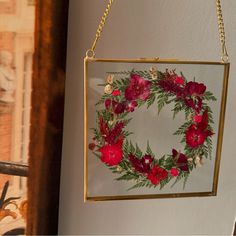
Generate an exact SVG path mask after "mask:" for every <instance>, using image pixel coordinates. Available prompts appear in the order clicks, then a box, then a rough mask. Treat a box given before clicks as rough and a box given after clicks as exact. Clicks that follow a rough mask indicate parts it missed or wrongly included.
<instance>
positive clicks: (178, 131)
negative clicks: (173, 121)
mask: <svg viewBox="0 0 236 236" xmlns="http://www.w3.org/2000/svg"><path fill="white" fill-rule="evenodd" d="M190 125H191V122H190V121H187V122H185V123H184V124H182V125H181V126H180V127H179V128H178V130H177V131H176V132H175V133H174V135H183V134H185V132H186V129H187V128H188V127H189V126H190Z"/></svg>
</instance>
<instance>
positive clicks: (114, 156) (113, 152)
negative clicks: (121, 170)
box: [99, 143, 123, 166]
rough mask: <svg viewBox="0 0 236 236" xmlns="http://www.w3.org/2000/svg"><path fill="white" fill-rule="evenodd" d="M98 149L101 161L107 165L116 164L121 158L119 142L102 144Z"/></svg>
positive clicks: (121, 152)
mask: <svg viewBox="0 0 236 236" xmlns="http://www.w3.org/2000/svg"><path fill="white" fill-rule="evenodd" d="M99 151H100V152H101V161H102V162H104V163H106V164H107V165H109V166H116V165H118V164H119V163H120V162H121V161H122V159H123V151H122V148H121V145H120V144H119V143H116V144H112V145H110V144H107V145H104V146H103V147H101V148H100V149H99Z"/></svg>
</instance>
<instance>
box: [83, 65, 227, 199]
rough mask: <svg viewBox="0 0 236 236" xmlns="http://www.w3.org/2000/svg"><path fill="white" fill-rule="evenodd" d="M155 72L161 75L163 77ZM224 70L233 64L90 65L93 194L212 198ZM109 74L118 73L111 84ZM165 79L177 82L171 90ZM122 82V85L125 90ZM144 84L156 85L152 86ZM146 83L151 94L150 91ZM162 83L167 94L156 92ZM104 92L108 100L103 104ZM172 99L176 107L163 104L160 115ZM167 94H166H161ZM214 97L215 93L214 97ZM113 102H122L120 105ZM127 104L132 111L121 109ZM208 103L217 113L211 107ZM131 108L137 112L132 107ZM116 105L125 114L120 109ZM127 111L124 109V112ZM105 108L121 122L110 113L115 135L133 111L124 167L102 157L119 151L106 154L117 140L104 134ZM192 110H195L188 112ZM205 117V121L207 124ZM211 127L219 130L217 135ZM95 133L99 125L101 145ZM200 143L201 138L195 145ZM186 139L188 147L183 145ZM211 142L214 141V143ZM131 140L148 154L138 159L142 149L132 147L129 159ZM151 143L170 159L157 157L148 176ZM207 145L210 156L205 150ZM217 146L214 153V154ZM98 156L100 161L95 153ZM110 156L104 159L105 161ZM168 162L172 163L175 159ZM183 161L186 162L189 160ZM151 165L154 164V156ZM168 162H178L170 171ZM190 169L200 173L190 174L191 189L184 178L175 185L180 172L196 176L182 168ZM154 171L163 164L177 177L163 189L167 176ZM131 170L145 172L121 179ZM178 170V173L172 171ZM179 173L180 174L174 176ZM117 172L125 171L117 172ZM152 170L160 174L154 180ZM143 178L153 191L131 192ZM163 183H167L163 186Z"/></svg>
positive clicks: (90, 186)
mask: <svg viewBox="0 0 236 236" xmlns="http://www.w3.org/2000/svg"><path fill="white" fill-rule="evenodd" d="M156 70H157V71H159V72H160V73H159V72H157V71H156ZM155 73H157V76H156V74H155ZM224 73H225V67H224V65H220V64H191V63H190V64H184V63H130V62H129V63H127V62H126V63H125V62H89V63H88V79H87V86H88V106H87V109H88V117H87V121H88V127H87V128H88V129H87V135H88V145H90V149H89V148H88V157H87V162H88V165H87V168H88V173H87V174H88V179H87V182H88V183H87V194H88V196H89V197H99V196H113V197H114V196H115V197H119V196H126V195H139V196H140V195H141V196H143V195H148V194H149V195H150V194H178V193H211V192H212V189H213V182H214V174H215V177H216V175H217V173H216V172H215V164H216V163H217V162H219V158H220V152H219V149H220V148H219V146H220V143H219V137H221V136H222V130H219V128H218V127H219V123H220V114H221V108H222V107H221V104H222V103H221V99H222V89H223V87H224V86H223V84H224V75H225V74H224ZM109 75H113V76H114V78H113V82H112V81H109V79H108V80H107V77H108V76H109ZM133 75H134V76H133ZM113 76H112V77H113ZM132 76H133V78H134V77H135V76H136V80H135V79H133V80H132ZM122 80H123V81H122ZM160 80H169V81H172V82H171V83H172V84H169V85H168V84H164V85H163V83H162V85H161V83H159V82H160ZM116 81H120V84H121V85H119V83H117V82H116ZM132 81H133V82H132ZM134 81H136V82H134ZM144 81H146V82H147V81H148V82H147V83H146V82H144ZM132 83H133V84H132ZM148 83H149V84H148ZM109 84H110V85H109ZM124 84H125V85H124ZM145 84H146V86H147V87H148V89H147V88H145ZM150 84H151V85H150ZM187 84H189V85H187ZM122 86H123V87H122ZM155 86H157V87H159V88H161V89H162V91H164V92H163V93H162V94H160V93H159V91H157V90H155ZM161 86H162V87H161ZM168 86H169V87H168ZM176 86H177V87H176ZM128 87H129V88H128ZM187 87H188V88H187ZM119 88H120V89H119ZM127 88H128V89H127ZM178 88H181V89H182V90H181V91H184V92H181V94H178ZM109 89H111V91H109ZM145 89H146V90H145ZM117 90H119V91H117ZM187 90H188V91H187ZM201 90H204V91H201ZM154 93H155V94H156V95H155V101H154V102H153V103H152V101H151V99H150V97H151V95H152V94H154ZM104 94H105V98H104V99H103V100H102V96H104ZM165 94H169V95H170V96H169V97H168V99H167V100H168V102H167V103H165V102H164V103H163V104H164V107H163V108H162V109H161V111H160V113H159V111H158V106H161V105H160V103H161V99H162V98H163V99H165V97H164V96H165ZM159 95H160V97H158V96H159ZM209 96H214V98H213V97H209ZM207 97H208V98H209V100H208V98H207ZM167 100H166V101H167ZM99 101H101V104H100V105H97V106H95V104H96V103H97V102H99ZM114 101H115V102H114ZM124 101H125V102H124ZM112 102H114V104H113V103H112ZM123 102H124V104H125V108H122V106H121V107H120V108H121V109H120V111H119V108H117V104H122V103H123ZM133 102H134V103H133ZM106 103H107V104H106ZM136 103H137V104H136ZM148 103H150V104H152V105H151V106H150V107H149V108H147V106H148ZM178 104H182V105H181V106H182V109H180V112H179V113H178V114H176V116H175V118H174V119H173V113H174V110H175V109H176V106H177V105H178ZM206 105H207V106H208V107H209V108H207V107H206ZM127 106H128V108H127ZM130 107H131V110H129V109H130ZM198 107H201V108H198ZM116 108H117V109H118V111H115V109H116ZM122 109H123V111H121V110H122ZM132 109H133V110H134V111H133V110H132ZM210 109H211V111H210ZM99 110H100V111H101V110H102V111H106V112H108V113H109V114H110V113H112V114H113V115H112V117H113V116H114V117H115V118H114V117H113V118H112V119H111V117H110V118H107V117H106V114H103V115H102V117H103V119H104V120H105V123H106V122H107V124H106V125H107V129H108V130H110V131H111V130H112V129H113V128H114V127H115V124H116V123H117V122H119V119H120V121H122V122H123V121H124V118H121V117H122V115H123V114H124V113H125V112H127V113H128V114H127V116H126V117H125V119H130V118H131V119H132V120H131V121H130V122H129V123H128V125H127V126H126V127H125V128H123V131H128V132H131V133H132V134H130V135H128V136H127V137H125V138H124V136H123V137H122V141H123V143H122V148H121V149H122V151H123V153H122V154H123V157H122V159H121V162H120V163H119V164H114V163H113V164H112V163H111V162H109V161H107V162H106V161H104V160H102V159H105V157H104V156H105V155H108V156H109V154H107V153H108V152H109V151H111V150H110V149H109V150H108V149H106V151H107V152H106V153H105V149H104V148H103V147H104V146H106V148H107V147H108V146H109V145H113V144H111V143H109V142H110V141H111V139H112V138H111V137H110V139H108V138H107V139H106V137H105V136H109V135H111V132H110V131H107V133H106V131H101V129H102V128H101V121H100V118H101V115H98V113H97V111H99ZM177 110H178V109H177ZM206 110H207V112H206ZM186 111H191V112H190V113H189V114H187V113H186ZM204 112H205V114H207V116H208V122H207V127H205V128H200V127H202V126H201V125H202V124H203V123H204V122H203V120H204V118H203V117H206V115H205V116H204ZM108 116H109V115H108ZM210 116H212V122H211V121H210V120H211V117H210ZM106 119H108V120H109V121H108V120H106ZM197 119H201V121H200V120H197ZM221 121H222V120H221ZM109 122H110V123H109ZM205 123H206V122H205ZM183 124H186V125H187V126H186V127H185V129H184V131H183V132H182V134H181V135H173V134H174V133H175V132H176V131H177V130H178V129H179V127H181V126H182V125H183ZM191 125H194V127H195V128H193V127H192V128H190V126H191ZM208 125H211V128H212V130H211V128H210V126H208ZM92 128H97V131H98V132H100V135H102V136H103V137H102V138H101V137H100V138H101V139H100V141H99V140H98V139H97V138H96V132H94V130H92ZM194 129H195V131H196V130H197V131H196V133H194V132H195V131H193V130H194ZM123 131H122V132H123ZM102 132H104V133H102ZM109 132H110V133H109ZM117 132H119V131H117ZM191 132H192V133H191ZM213 133H214V134H213ZM122 134H124V133H122ZM113 135H114V136H115V135H116V133H113ZM192 135H193V136H192ZM200 136H201V137H200ZM196 138H197V141H196V140H191V139H196ZM182 139H183V142H181V140H182ZM101 140H102V141H101ZM210 140H211V142H212V144H209V141H210ZM126 141H128V142H130V141H131V142H132V144H133V146H134V148H136V144H137V145H138V147H139V149H141V151H142V154H140V153H137V155H136V156H135V158H136V159H135V160H136V161H135V160H134V161H130V156H131V154H134V153H135V152H136V151H137V148H136V150H135V151H134V150H133V151H132V148H131V146H130V145H129V146H128V149H129V151H128V152H129V153H128V155H127V156H126V157H125V154H124V153H125V151H124V148H125V142H126ZM99 142H100V143H99ZM116 142H117V141H116ZM196 143H197V144H196ZM148 144H149V146H150V148H151V151H152V152H153V154H154V155H155V158H157V159H160V158H161V157H163V156H164V155H165V162H164V163H165V164H163V163H162V164H161V162H160V163H159V162H158V161H156V162H155V164H154V162H153V155H151V156H152V160H151V162H152V164H151V165H150V166H149V167H148V168H149V170H148V171H145V170H144V169H145V168H144V164H142V163H141V161H144V159H143V158H144V156H145V154H150V152H147V146H148ZM186 146H187V147H188V148H190V150H186V149H185V148H186ZM205 148H206V151H205V152H204V153H203V151H204V150H205ZM91 149H93V150H91ZM173 149H175V150H176V152H177V154H173ZM210 149H212V151H211V153H212V156H211V157H210ZM101 150H103V151H101ZM94 151H95V153H96V154H97V156H96V155H94ZM182 154H184V156H182ZM114 155H115V154H114ZM102 156H103V157H104V158H102ZM110 157H111V156H109V158H110ZM168 158H169V161H167V159H168ZM171 158H172V160H171ZM178 158H179V159H178ZM181 158H182V159H184V160H182V162H181ZM125 161H127V162H128V167H124V163H123V162H125ZM146 161H148V159H146ZM185 161H186V162H185ZM168 163H170V166H169V167H168ZM186 163H187V164H186ZM185 164H186V165H187V167H186V168H188V170H189V171H190V169H191V168H193V170H192V171H190V174H189V175H188V178H187V181H186V184H185V188H183V184H184V182H185V181H184V179H185V178H184V177H183V178H181V180H180V181H179V182H178V183H177V184H175V185H174V186H173V187H172V184H173V183H174V182H175V181H176V179H177V176H178V174H179V175H180V174H181V173H183V174H184V176H186V175H185V174H187V172H188V171H186V170H184V168H182V167H181V165H182V166H184V165H185ZM140 166H141V167H140ZM154 166H159V167H163V169H165V171H166V172H167V175H168V176H170V177H171V178H169V181H168V184H166V185H165V186H164V187H163V189H161V190H160V186H161V184H162V183H161V181H162V179H161V177H160V179H158V178H157V174H155V173H154V172H155V170H154V169H153V167H154ZM171 166H172V168H171ZM173 167H174V168H173ZM122 168H123V170H122ZM129 168H131V172H132V173H134V172H135V173H137V174H138V177H137V176H136V177H137V178H136V177H133V178H132V177H131V179H129V178H130V176H126V177H124V178H125V179H126V180H119V181H117V180H115V179H116V178H118V177H121V176H123V175H124V174H127V173H128V172H127V171H128V170H129ZM140 168H141V169H140ZM142 168H143V169H142ZM111 169H112V170H111ZM171 169H175V170H172V171H171ZM176 169H177V173H174V172H175V171H176ZM152 170H153V172H152ZM112 171H115V172H118V173H112ZM122 171H123V172H122ZM151 173H152V174H153V175H154V176H152V177H151ZM188 173H189V172H188ZM129 174H130V173H129ZM173 175H177V176H173ZM143 178H144V179H145V178H146V179H145V181H146V182H145V181H144V182H145V186H146V184H147V185H148V186H149V187H150V188H149V187H145V186H142V184H140V186H138V187H137V188H135V189H132V190H128V189H129V188H131V187H132V186H134V185H136V184H137V183H140V181H141V180H140V179H143ZM166 178H168V177H166ZM160 180H161V181H160ZM166 180H167V179H166ZM155 181H160V182H159V183H157V184H155V183H154V182H155ZM163 184H164V182H163ZM215 184H216V183H215Z"/></svg>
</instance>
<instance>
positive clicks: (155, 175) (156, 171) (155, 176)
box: [147, 165, 168, 185]
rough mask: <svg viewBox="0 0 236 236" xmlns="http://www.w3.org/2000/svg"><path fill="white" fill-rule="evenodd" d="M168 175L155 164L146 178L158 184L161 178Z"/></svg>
mask: <svg viewBox="0 0 236 236" xmlns="http://www.w3.org/2000/svg"><path fill="white" fill-rule="evenodd" d="M167 177H168V172H167V171H166V170H165V169H163V168H161V167H159V166H157V165H155V166H154V167H153V168H152V169H151V171H150V172H149V174H148V176H147V178H148V179H149V180H150V181H151V183H152V184H154V185H158V184H159V183H160V182H161V181H162V180H164V179H165V178H167Z"/></svg>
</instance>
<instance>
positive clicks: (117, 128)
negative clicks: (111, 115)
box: [105, 122, 124, 144]
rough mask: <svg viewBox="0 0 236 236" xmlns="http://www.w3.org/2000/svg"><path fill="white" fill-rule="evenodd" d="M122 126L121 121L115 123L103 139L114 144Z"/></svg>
mask: <svg viewBox="0 0 236 236" xmlns="http://www.w3.org/2000/svg"><path fill="white" fill-rule="evenodd" d="M123 128H124V123H123V122H118V123H116V125H115V127H114V128H112V129H111V130H109V131H108V132H107V133H106V135H105V141H106V142H107V143H109V144H114V143H116V142H117V139H118V138H119V137H120V135H121V133H122V129H123Z"/></svg>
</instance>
